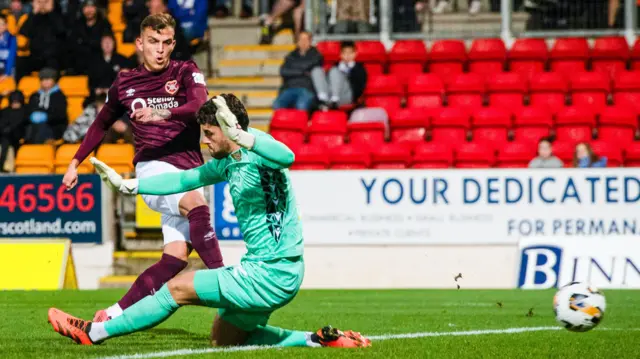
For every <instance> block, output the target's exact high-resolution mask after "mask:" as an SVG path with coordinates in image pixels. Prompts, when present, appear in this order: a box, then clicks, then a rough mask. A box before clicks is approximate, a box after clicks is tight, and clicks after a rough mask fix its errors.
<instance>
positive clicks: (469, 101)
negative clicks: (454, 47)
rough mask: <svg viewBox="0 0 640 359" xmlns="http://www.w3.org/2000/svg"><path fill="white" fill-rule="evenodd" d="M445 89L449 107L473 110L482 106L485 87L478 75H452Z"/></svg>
mask: <svg viewBox="0 0 640 359" xmlns="http://www.w3.org/2000/svg"><path fill="white" fill-rule="evenodd" d="M446 88H447V100H448V105H449V106H450V107H462V108H469V109H475V108H479V107H482V105H483V102H484V91H485V85H484V79H483V77H482V76H481V75H479V74H472V73H468V74H457V75H452V76H451V77H450V78H449V82H448V83H447V85H446Z"/></svg>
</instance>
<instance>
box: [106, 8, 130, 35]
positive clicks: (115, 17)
mask: <svg viewBox="0 0 640 359" xmlns="http://www.w3.org/2000/svg"><path fill="white" fill-rule="evenodd" d="M108 10H109V11H108V12H107V19H108V20H109V23H111V28H112V29H113V31H124V29H125V28H126V24H125V23H124V19H123V17H122V2H120V1H118V2H109V8H108Z"/></svg>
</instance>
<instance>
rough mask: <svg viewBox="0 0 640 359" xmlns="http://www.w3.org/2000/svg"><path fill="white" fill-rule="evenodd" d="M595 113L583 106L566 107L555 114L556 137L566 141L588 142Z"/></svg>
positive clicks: (593, 124) (594, 120) (594, 121)
mask: <svg viewBox="0 0 640 359" xmlns="http://www.w3.org/2000/svg"><path fill="white" fill-rule="evenodd" d="M595 117H596V116H595V113H594V112H592V111H590V110H589V109H586V108H584V107H578V106H571V107H566V108H564V109H563V110H561V111H560V112H558V114H557V115H556V138H557V139H558V140H559V141H566V142H574V143H576V142H589V141H591V138H592V134H593V127H594V126H595V123H596V118H595Z"/></svg>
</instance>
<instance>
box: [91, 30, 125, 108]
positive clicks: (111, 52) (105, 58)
mask: <svg viewBox="0 0 640 359" xmlns="http://www.w3.org/2000/svg"><path fill="white" fill-rule="evenodd" d="M100 47H101V50H102V51H101V53H100V54H99V55H97V56H94V57H93V60H92V61H91V63H90V64H89V71H88V72H89V89H90V90H91V95H94V96H95V95H98V94H105V95H106V93H107V91H108V90H109V88H110V87H111V84H113V81H114V80H115V79H116V76H117V75H118V72H120V70H123V69H128V68H130V61H129V59H127V58H126V57H124V56H122V55H120V54H119V53H117V52H116V40H115V39H114V38H113V35H111V34H106V35H103V36H102V39H101V41H100Z"/></svg>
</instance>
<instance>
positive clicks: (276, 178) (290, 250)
mask: <svg viewBox="0 0 640 359" xmlns="http://www.w3.org/2000/svg"><path fill="white" fill-rule="evenodd" d="M196 118H197V120H198V122H199V123H200V125H201V126H202V130H203V133H204V140H203V142H204V143H205V144H206V145H207V146H208V147H209V151H210V152H211V155H212V156H213V158H214V159H212V160H210V161H209V162H207V163H206V164H204V165H203V166H200V167H197V168H194V169H191V170H187V171H182V172H177V173H166V174H162V175H158V176H155V177H148V178H144V179H128V180H124V179H122V177H121V176H120V175H118V174H117V173H116V172H115V171H114V170H113V169H111V168H109V167H108V166H107V165H105V164H104V163H102V162H100V161H98V160H97V159H95V158H92V159H91V162H92V163H93V164H94V166H95V167H96V171H97V172H98V173H99V174H100V176H101V177H102V179H103V180H104V181H105V182H107V183H108V184H109V185H111V186H112V187H114V188H115V189H117V190H118V191H120V192H122V193H124V194H128V195H135V194H149V195H167V194H172V193H180V192H187V191H190V190H193V189H196V188H199V187H203V186H207V185H212V184H215V183H218V182H223V181H228V182H229V188H230V192H231V197H232V199H233V204H234V206H235V211H236V216H237V218H238V222H239V226H240V230H241V231H242V234H243V238H244V241H245V243H246V247H247V253H246V254H245V255H244V257H243V258H242V260H241V262H240V264H239V265H236V266H230V267H224V268H218V269H209V270H198V271H195V272H188V273H183V274H180V275H178V276H176V277H175V278H173V279H171V280H170V281H169V282H168V283H167V284H165V285H164V286H162V288H160V289H159V290H158V291H157V292H156V293H155V294H154V295H152V296H151V295H150V296H147V297H145V298H144V299H142V300H140V301H139V302H137V303H136V304H134V305H132V306H131V307H129V308H127V309H126V310H125V311H124V312H123V314H122V315H121V316H119V317H117V318H114V319H111V320H109V321H106V322H102V323H95V322H90V321H85V320H82V319H78V318H75V317H73V316H71V315H69V314H66V313H64V312H62V311H60V310H58V309H55V308H51V309H49V313H48V314H49V315H48V316H49V322H50V323H51V325H52V326H53V328H54V330H55V331H57V332H58V333H60V334H61V335H64V336H67V337H70V338H72V339H73V340H74V341H75V342H76V343H78V344H84V345H92V344H97V343H100V342H102V341H104V340H106V339H109V338H113V337H117V336H121V335H126V334H130V333H134V332H137V331H141V330H145V329H148V328H151V327H154V326H156V325H158V324H160V323H162V322H163V321H164V320H166V319H167V318H169V317H170V316H171V315H172V314H173V313H174V312H175V311H176V310H178V308H180V307H181V306H183V305H200V306H207V307H212V308H218V314H217V315H216V317H215V319H214V323H213V328H212V333H211V340H212V344H213V345H217V346H231V345H275V346H284V347H293V346H298V347H320V346H328V347H367V346H370V345H371V342H370V341H369V340H368V339H366V338H364V337H363V336H362V335H361V334H360V333H357V332H352V331H345V332H342V331H340V330H338V329H335V328H331V327H329V326H327V327H324V328H322V329H319V330H318V331H317V332H315V333H313V332H302V331H293V330H286V329H281V328H277V327H273V326H270V325H267V321H268V320H269V316H270V315H271V313H273V311H275V310H276V309H278V308H281V307H283V306H285V305H286V304H287V303H289V302H290V301H291V300H292V299H293V298H294V297H295V296H296V294H297V293H298V290H299V289H300V285H301V284H302V278H303V276H304V260H303V240H302V226H301V224H300V220H299V218H298V213H297V209H296V201H295V196H294V194H293V189H292V187H291V181H290V180H289V173H288V170H287V168H288V167H289V166H290V165H291V164H292V163H293V160H294V155H293V152H291V150H290V149H289V148H288V147H287V146H285V145H284V144H282V143H280V142H278V141H276V140H274V139H273V138H272V137H271V136H269V135H267V134H266V133H264V132H261V131H258V130H255V129H251V128H248V125H249V118H248V116H247V112H246V110H245V108H244V106H243V105H242V103H241V102H240V100H238V98H237V97H235V96H234V95H231V94H222V95H220V96H217V97H215V98H213V99H211V100H209V101H207V102H206V103H205V104H204V105H203V106H202V107H201V108H200V110H199V111H198V114H197V116H196Z"/></svg>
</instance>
